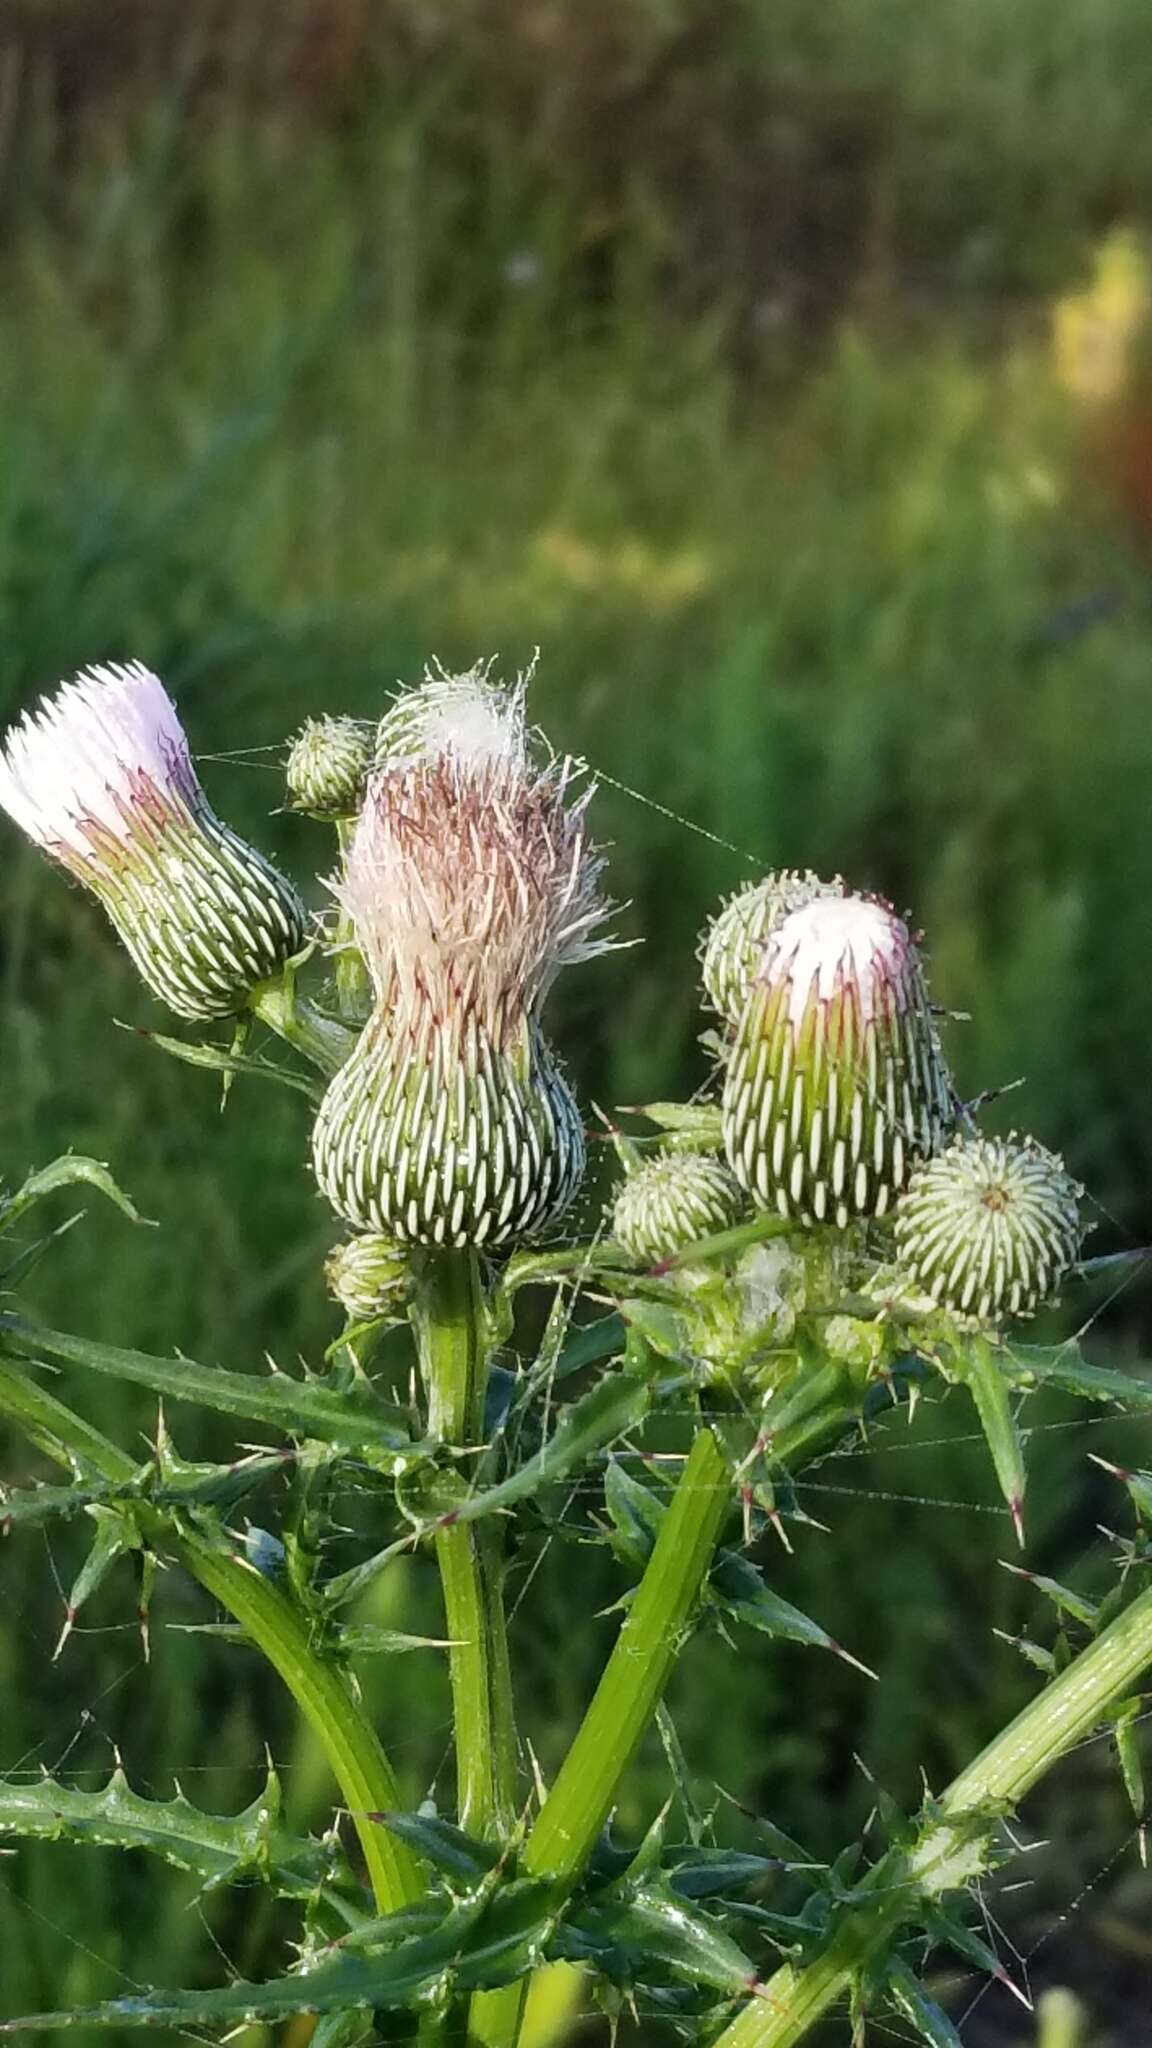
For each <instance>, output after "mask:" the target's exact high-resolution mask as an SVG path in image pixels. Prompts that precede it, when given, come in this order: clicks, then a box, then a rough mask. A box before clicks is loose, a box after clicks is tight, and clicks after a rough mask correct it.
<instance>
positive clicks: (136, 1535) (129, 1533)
mask: <svg viewBox="0 0 1152 2048" xmlns="http://www.w3.org/2000/svg"><path fill="white" fill-rule="evenodd" d="M90 1513H91V1515H92V1519H93V1521H94V1522H95V1524H96V1534H95V1536H94V1537H93V1539H92V1548H91V1549H90V1550H89V1552H88V1555H87V1557H86V1558H85V1560H84V1563H83V1564H82V1565H81V1567H80V1570H79V1572H78V1573H77V1575H76V1577H75V1579H74V1580H73V1582H72V1586H71V1589H70V1591H69V1594H68V1600H67V1604H66V1608H65V1613H64V1626H63V1628H62V1629H61V1631H60V1640H59V1642H58V1643H57V1645H56V1648H55V1650H54V1651H53V1653H52V1656H53V1662H55V1660H56V1658H57V1657H58V1656H59V1655H60V1652H61V1650H62V1649H63V1648H64V1645H65V1643H66V1642H67V1641H68V1638H69V1636H70V1635H71V1633H72V1630H73V1627H74V1626H75V1622H76V1616H77V1615H78V1614H79V1612H80V1609H81V1608H82V1607H83V1605H84V1602H85V1601H86V1600H87V1599H89V1598H90V1597H91V1595H92V1594H93V1593H94V1592H95V1591H96V1588H97V1587H98V1586H99V1585H101V1584H102V1583H103V1581H104V1579H105V1578H107V1576H108V1573H109V1572H110V1571H111V1569H112V1566H113V1565H114V1564H115V1563H116V1561H117V1559H118V1558H121V1557H123V1556H125V1554H126V1553H127V1552H128V1551H130V1550H139V1548H140V1532H139V1530H138V1529H137V1528H136V1527H135V1525H134V1523H133V1522H132V1519H131V1517H130V1516H129V1515H126V1514H125V1513H124V1512H123V1511H122V1510H118V1509H116V1508H92V1509H91V1510H90Z"/></svg>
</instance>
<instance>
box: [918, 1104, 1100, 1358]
mask: <svg viewBox="0 0 1152 2048" xmlns="http://www.w3.org/2000/svg"><path fill="white" fill-rule="evenodd" d="M1082 1192H1083V1190H1082V1189H1081V1188H1080V1187H1079V1186H1078V1185H1077V1183H1076V1182H1075V1181H1074V1180H1073V1179H1072V1178H1071V1176H1070V1175H1069V1174H1068V1173H1067V1172H1066V1170H1065V1167H1064V1162H1063V1160H1062V1159H1060V1158H1058V1157H1057V1155H1056V1154H1055V1153H1054V1152H1048V1151H1046V1150H1045V1148H1044V1146H1043V1145H1038V1144H1037V1143H1036V1140H1035V1139H1034V1138H1017V1137H1016V1136H1015V1135H1013V1136H1012V1137H1010V1138H1007V1139H1004V1138H979V1137H974V1138H968V1137H963V1138H957V1139H956V1140H955V1142H954V1143H953V1144H952V1145H950V1146H949V1147H948V1149H947V1150H946V1151H944V1152H941V1153H940V1154H939V1156H938V1157H937V1158H935V1159H930V1160H929V1161H928V1162H927V1163H926V1164H925V1165H923V1166H921V1167H918V1168H917V1170H916V1172H915V1173H914V1174H913V1175H912V1178H911V1180H910V1181H909V1183H908V1187H907V1190H906V1192H905V1194H904V1195H903V1196H902V1198H901V1200H900V1202H899V1203H898V1204H897V1208H896V1247H897V1253H898V1257H899V1261H900V1265H901V1267H902V1268H903V1270H904V1271H905V1272H906V1273H907V1274H908V1275H909V1276H910V1277H911V1279H913V1280H914V1281H915V1282H916V1284H917V1286H919V1287H921V1288H922V1289H923V1291H924V1292H925V1293H926V1294H929V1295H931V1297H932V1299H933V1301H937V1302H939V1303H940V1304H941V1305H942V1306H943V1307H945V1308H950V1309H953V1310H954V1311H956V1312H957V1313H958V1314H960V1315H965V1316H972V1317H973V1318H975V1319H976V1320H978V1321H979V1322H993V1323H994V1322H997V1321H998V1320H999V1319H1000V1318H1001V1317H1003V1316H1006V1315H1014V1316H1019V1315H1030V1314H1031V1312H1032V1311H1033V1309H1035V1308H1037V1307H1039V1305H1040V1304H1041V1303H1042V1302H1045V1301H1049V1300H1051V1298H1052V1297H1053V1295H1054V1294H1055V1293H1056V1291H1057V1289H1058V1287H1059V1285H1060V1282H1061V1280H1062V1279H1063V1277H1064V1275H1065V1273H1066V1272H1067V1271H1068V1268H1069V1266H1071V1265H1072V1264H1073V1262H1074V1260H1075V1259H1076V1258H1077V1256H1078V1254H1079V1250H1080V1243H1081V1239H1082V1237H1083V1226H1082V1224H1081V1221H1080V1211H1079V1206H1078V1204H1079V1197H1080V1195H1081V1194H1082Z"/></svg>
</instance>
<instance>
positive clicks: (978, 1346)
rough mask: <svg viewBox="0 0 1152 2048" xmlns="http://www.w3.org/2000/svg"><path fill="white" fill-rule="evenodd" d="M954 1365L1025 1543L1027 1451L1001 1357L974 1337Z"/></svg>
mask: <svg viewBox="0 0 1152 2048" xmlns="http://www.w3.org/2000/svg"><path fill="white" fill-rule="evenodd" d="M952 1363H953V1370H954V1372H955V1375H956V1378H957V1379H958V1380H960V1381H961V1382H962V1384H963V1385H964V1386H966V1387H967V1389H968V1392H969V1393H970V1394H971V1396H972V1404H973V1406H974V1408H975V1410H976V1414H977V1416H978V1418H979V1422H980V1427H981V1429H982V1430H983V1431H984V1436H985V1440H986V1442H987V1445H988V1449H989V1451H990V1453H991V1457H992V1465H993V1469H994V1470H995V1473H996V1477H997V1480H998V1481H999V1484H1000V1491H1001V1493H1002V1494H1003V1495H1004V1498H1005V1500H1006V1501H1007V1503H1008V1511H1009V1513H1010V1515H1011V1516H1012V1523H1013V1527H1014V1528H1015V1530H1016V1536H1017V1540H1018V1541H1019V1542H1020V1543H1023V1541H1024V1524H1023V1520H1022V1511H1023V1502H1024V1487H1025V1484H1026V1477H1025V1471H1024V1452H1023V1450H1022V1448H1021V1444H1020V1433H1019V1431H1018V1430H1017V1427H1016V1418H1015V1416H1014V1415H1013V1413H1012V1403H1011V1401H1010V1400H1009V1397H1008V1381H1007V1380H1006V1378H1005V1376H1004V1373H1003V1372H1002V1371H1001V1368H1000V1362H999V1354H998V1353H996V1352H994V1351H993V1350H992V1347H991V1345H990V1344H989V1343H988V1341H987V1339H986V1338H985V1337H983V1336H980V1335H978V1334H973V1335H972V1336H971V1337H969V1339H968V1341H967V1343H964V1344H957V1346H956V1349H955V1350H954V1352H953V1357H952Z"/></svg>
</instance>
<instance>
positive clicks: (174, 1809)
mask: <svg viewBox="0 0 1152 2048" xmlns="http://www.w3.org/2000/svg"><path fill="white" fill-rule="evenodd" d="M279 1816H280V1788H279V1784H278V1782H277V1779H276V1776H275V1774H274V1773H273V1772H271V1771H270V1772H269V1774H268V1779H267V1782H266V1784H265V1786H264V1789H263V1791H262V1792H261V1793H260V1794H259V1795H258V1797H257V1798H255V1799H254V1800H253V1801H252V1804H251V1805H250V1806H246V1807H245V1808H244V1811H243V1812H242V1813H238V1814H234V1815H229V1816H224V1815H219V1814H212V1813H202V1812H201V1811H200V1809H199V1808H198V1807H195V1806H192V1805H191V1804H190V1803H189V1801H188V1800H187V1799H185V1798H184V1796H183V1794H182V1793H181V1794H178V1795H177V1797H176V1798H175V1799H167V1800H164V1799H144V1798H142V1797H141V1796H140V1794H139V1793H137V1792H134V1791H133V1790H132V1788H131V1786H130V1785H129V1783H128V1780H127V1778H126V1777H125V1775H124V1773H123V1771H122V1770H121V1769H120V1768H119V1767H117V1769H116V1770H115V1771H114V1772H113V1773H112V1776H111V1777H110V1778H109V1780H108V1783H107V1784H106V1785H105V1786H104V1787H103V1789H102V1790H101V1791H99V1792H79V1791H77V1790H76V1789H75V1788H74V1787H73V1786H71V1785H61V1784H58V1783H57V1782H56V1781H55V1780H54V1779H53V1778H48V1777H45V1778H41V1779H39V1780H36V1781H34V1782H33V1783H30V1784H21V1783H13V1782H12V1781H11V1780H9V1779H0V1835H12V1836H21V1837H24V1838H25V1839H32V1838H35V1839H38V1840H41V1841H53V1842H58V1841H68V1842H89V1843H99V1844H100V1845H101V1846H102V1847H105V1848H113V1849H147V1850H150V1851H151V1852H152V1854H154V1855H156V1856H159V1857H161V1858H162V1859H163V1860H164V1861H165V1862H166V1863H172V1864H175V1866H176V1868H177V1869H178V1870H186V1871H190V1872H191V1873H192V1874H193V1875H194V1876H196V1877H199V1878H201V1879H202V1880H203V1882H204V1885H205V1888H206V1889H213V1888H214V1887H216V1886H218V1885H222V1884H229V1883H232V1882H234V1881H235V1880H237V1879H260V1880H261V1881H262V1882H264V1883H266V1884H269V1885H271V1886H272V1888H273V1889H274V1890H275V1891H277V1892H281V1893H283V1894H285V1895H287V1896H290V1897H294V1898H305V1897H310V1896H311V1895H312V1894H313V1893H314V1892H315V1890H316V1888H317V1886H318V1885H319V1884H320V1883H322V1882H323V1881H324V1880H325V1879H330V1880H332V1881H338V1882H340V1883H341V1884H342V1885H344V1886H349V1885H351V1883H352V1879H351V1876H350V1873H349V1871H348V1868H347V1865H346V1864H345V1862H344V1859H343V1856H342V1854H341V1853H340V1851H339V1850H338V1849H337V1848H336V1847H335V1845H333V1844H329V1843H322V1842H316V1841H311V1840H305V1839H298V1838H296V1837H294V1836H292V1835H289V1834H287V1833H286V1832H285V1831H284V1830H283V1829H282V1828H281V1826H280V1818H279Z"/></svg>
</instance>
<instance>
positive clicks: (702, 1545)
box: [521, 1429, 731, 1883]
mask: <svg viewBox="0 0 1152 2048" xmlns="http://www.w3.org/2000/svg"><path fill="white" fill-rule="evenodd" d="M730 1501H731V1482H730V1480H729V1476H728V1469H727V1466H726V1465H725V1462H724V1459H723V1456H722V1455H721V1451H720V1447H719V1445H718V1443H717V1441H716V1438H715V1437H714V1436H713V1434H712V1431H711V1430H710V1429H702V1430H700V1431H699V1432H698V1434H697V1437H696V1441H695V1443H694V1444H693V1446H692V1451H691V1454H690V1456H689V1458H688V1461H687V1463H686V1464H685V1466H684V1470H683V1472H682V1473H681V1475H680V1480H679V1484H678V1485H677V1488H676V1492H675V1494H674V1496H673V1498H672V1502H671V1505H670V1507H669V1509H668V1512H667V1514H666V1515H665V1517H664V1520H663V1522H662V1524H661V1527H660V1533H659V1535H658V1537H657V1539H656V1545H655V1548H654V1550H653V1552H652V1556H651V1557H650V1559H649V1561H648V1565H647V1568H646V1570H645V1573H644V1576H643V1578H642V1579H641V1581H640V1585H639V1587H638V1589H637V1592H636V1596H635V1599H634V1600H633V1602H632V1605H631V1607H630V1608H629V1610H628V1613H627V1615H626V1617H625V1620H624V1624H623V1627H622V1628H621V1630H620V1634H619V1636H618V1637H617V1639H616V1646H615V1648H614V1650H613V1652H612V1655H611V1656H610V1657H609V1659H608V1662H607V1664H606V1665H605V1667H604V1672H603V1675H602V1677H601V1679H600V1683H599V1685H598V1686H597V1688H596V1692H595V1695H594V1697H593V1700H592V1703H591V1705H590V1707H589V1708H588V1711H587V1713H586V1714H585V1716H584V1719H583V1721H582V1723H581V1725H580V1729H579V1732H578V1734H577V1736H576V1738H575V1741H574V1742H573V1744H572V1747H571V1748H570V1749H569V1751H568V1754H567V1756H566V1757H565V1759H564V1762H563V1764H562V1765H561V1767H560V1771H559V1774H558V1776H557V1778H556V1780H555V1783H554V1784H553V1786H552V1789H551V1791H550V1792H549V1794H548V1797H547V1798H546V1799H545V1801H544V1804H543V1806H542V1807H541V1809H540V1813H539V1815H538V1817H537V1820H536V1823H535V1825H534V1827H533V1828H532V1831H531V1833H530V1834H529V1836H528V1839H527V1841H526V1843H525V1845H524V1853H523V1856H522V1857H521V1868H522V1869H523V1870H524V1871H525V1872H526V1873H527V1874H528V1875H530V1876H532V1877H558V1878H565V1879H568V1880H569V1881H571V1882H573V1883H574V1882H575V1880H576V1878H577V1877H578V1876H579V1874H580V1872H581V1871H582V1869H583V1868H584V1865H585V1863H586V1862H587V1860H588V1857H589V1856H590V1855H591V1853H592V1850H593V1848H594V1847H595V1844H596V1840H597V1837H598V1836H599V1834H600V1831H601V1829H602V1828H603V1826H604V1824H605V1822H606V1821H607V1819H608V1815H609V1813H610V1812H611V1810H612V1807H613V1805H614V1804H615V1801H616V1795H617V1792H618V1790H619V1786H620V1780H621V1778H622V1777H623V1775H624V1772H625V1771H626V1770H627V1768H628V1765H629V1763H630V1762H631V1760H632V1757H633V1756H634V1754H635V1752H636V1749H637V1747H638V1745H639V1743H640V1740H641V1737H642V1736H643V1734H644V1731H645V1729H646V1728H647V1726H648V1723H649V1721H650V1720H651V1718H652V1715H653V1713H654V1712H655V1710H656V1707H657V1704H658V1702H659V1700H660V1697H661V1694H662V1693H663V1691H664V1687H665V1684H666V1683H667V1679H668V1675H669V1672H670V1671H671V1669H672V1665H673V1663H674V1661H675V1658H676V1654H677V1651H678V1650H679V1648H680V1643H681V1638H682V1636H683V1633H684V1630H685V1628H686V1627H687V1625H688V1622H689V1620H690V1618H691V1614H692V1610H693V1608H694V1607H695V1605H696V1602H697V1600H698V1599H699V1597H700V1591H701V1588H702V1587H703V1585H704V1582H705V1580H706V1578H707V1575H708V1569H709V1566H710V1565H711V1562H712V1554H713V1551H714V1550H715V1547H716V1543H717V1540H718V1538H719V1535H720V1530H721V1528H722V1526H723V1523H724V1519H725V1516H726V1514H727V1512H728V1508H729V1504H730Z"/></svg>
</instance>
